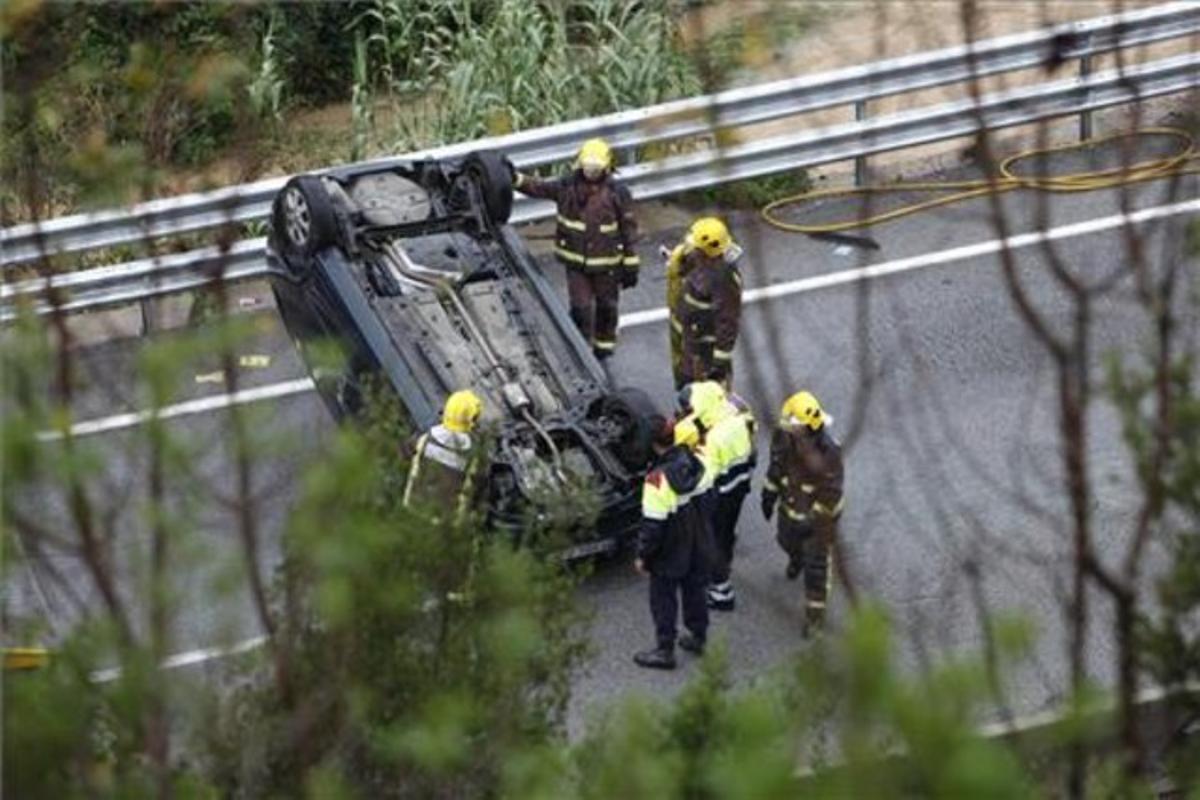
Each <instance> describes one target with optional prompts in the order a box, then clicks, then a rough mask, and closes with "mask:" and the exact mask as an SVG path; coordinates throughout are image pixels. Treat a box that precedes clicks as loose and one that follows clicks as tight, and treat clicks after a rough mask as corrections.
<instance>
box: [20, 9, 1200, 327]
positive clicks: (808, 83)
mask: <svg viewBox="0 0 1200 800" xmlns="http://www.w3.org/2000/svg"><path fill="white" fill-rule="evenodd" d="M1198 32H1200V3H1197V2H1192V1H1189V2H1176V3H1170V4H1167V5H1163V6H1157V7H1154V8H1150V9H1143V10H1140V11H1136V12H1131V13H1128V14H1123V15H1117V16H1110V17H1102V18H1098V19H1093V20H1087V21H1084V22H1079V23H1073V24H1070V25H1064V26H1059V27H1056V28H1052V29H1048V30H1045V31H1038V32H1033V33H1026V34H1020V35H1017V36H1008V37H1002V38H999V39H992V40H988V41H985V42H977V43H975V44H974V45H972V46H970V47H956V48H950V49H946V50H940V51H936V52H933V53H926V54H920V55H916V56H910V57H904V58H898V59H892V60H890V61H885V62H880V63H878V64H875V65H871V66H866V67H854V68H850V69H843V70H837V71H834V72H829V73H824V74H821V75H814V76H809V77H805V78H797V79H791V80H786V81H778V82H774V83H770V84H763V85H760V86H754V87H748V88H746V89H738V90H733V91H727V92H721V93H718V94H715V95H709V96H705V97H698V98H691V99H688V100H682V101H676V102H672V103H664V104H660V105H657V106H653V107H649V108H645V109H638V110H635V111H629V112H621V113H618V114H612V115H608V116H605V117H598V118H594V119H589V120H580V121H576V122H570V123H565V124H562V125H556V126H552V127H549V128H542V129H537V130H531V131H525V132H522V133H517V134H512V135H508V136H503V137H495V138H491V139H486V140H480V141H476V142H467V143H460V144H456V145H451V146H448V147H443V148H437V149H436V150H432V151H425V152H422V153H418V154H410V155H406V156H403V157H398V158H391V159H380V160H377V161H373V162H369V163H373V164H379V165H383V164H388V163H395V162H399V161H404V160H408V159H411V158H414V157H420V156H426V155H429V156H443V157H444V156H453V155H459V154H462V153H465V152H468V151H470V150H473V149H479V148H492V149H500V150H504V151H505V152H507V153H509V154H510V156H512V157H513V158H514V160H516V162H517V163H518V164H520V165H522V166H525V167H529V166H535V165H540V164H547V163H553V162H555V161H559V160H563V159H565V158H569V157H570V156H571V155H572V154H573V153H574V151H575V149H576V148H577V147H578V144H579V142H581V141H582V140H583V139H585V138H587V137H590V136H595V135H605V136H607V137H608V138H609V139H610V140H611V141H612V142H613V143H614V145H615V146H617V147H618V148H629V147H637V146H641V145H644V144H649V143H653V142H660V141H665V140H670V139H676V138H681V137H688V136H696V135H701V134H710V133H713V132H715V131H717V130H721V129H728V128H735V127H739V126H745V125H748V124H754V123H758V122H764V121H768V120H773V119H779V118H782V117H786V116H792V115H796V114H801V113H805V112H808V111H812V110H816V109H820V108H827V107H831V106H837V105H841V104H845V103H860V104H861V103H862V102H865V101H866V100H870V99H876V98H880V97H885V96H889V95H893V94H898V93H902V92H909V91H914V90H917V89H923V88H929V87H932V86H939V85H944V84H950V83H956V82H962V81H964V80H967V79H969V78H971V77H972V76H975V77H978V76H983V75H992V74H997V73H1001V72H1008V71H1012V70H1016V69H1022V68H1029V67H1034V66H1038V65H1045V64H1047V63H1048V62H1049V61H1051V60H1054V61H1056V62H1059V61H1062V60H1064V59H1075V58H1090V57H1091V56H1092V55H1094V54H1098V53H1102V52H1107V51H1111V50H1114V49H1118V48H1121V47H1127V46H1132V45H1144V44H1149V43H1153V42H1159V41H1165V40H1169V39H1174V38H1179V37H1182V36H1186V35H1190V34H1195V33H1198ZM1198 59H1200V56H1197V55H1196V54H1189V55H1185V56H1180V57H1176V58H1169V59H1162V60H1159V61H1155V62H1152V63H1149V64H1144V65H1139V66H1136V67H1128V68H1126V69H1124V70H1122V71H1121V72H1120V73H1118V72H1117V71H1107V72H1103V73H1089V74H1088V75H1087V76H1086V77H1084V78H1081V79H1071V80H1065V81H1058V82H1053V83H1049V84H1042V85H1038V86H1035V87H1032V88H1028V89H1022V90H1017V91H1012V92H1005V93H999V94H994V95H990V96H988V97H986V98H983V99H982V100H981V102H980V104H979V106H975V105H974V104H973V103H971V102H969V101H960V102H954V103H946V104H943V105H938V106H933V107H925V108H920V109H917V110H913V111H909V112H904V113H900V114H893V115H889V116H886V117H877V118H874V119H862V120H859V121H856V122H853V123H847V124H844V125H836V126H830V127H825V128H819V129H810V130H802V131H801V132H800V133H798V134H797V135H788V136H782V137H775V138H772V139H765V140H761V141H755V142H750V143H746V144H740V145H735V146H733V147H729V148H725V149H723V150H721V151H716V150H707V151H700V152H693V153H689V154H686V155H682V156H675V157H670V158H665V159H661V160H657V161H654V162H649V163H642V164H635V165H632V166H629V167H625V168H623V169H622V177H623V179H624V180H625V182H626V183H627V185H629V186H630V188H631V189H632V191H633V194H634V196H635V197H637V198H642V199H644V198H651V197H658V196H663V195H669V194H673V193H676V192H679V191H684V190H687V189H694V188H699V187H703V186H709V185H713V184H716V183H721V182H724V181H729V180H737V179H742V178H750V177H756V176H760V175H766V174H770V173H773V172H778V171H781V170H785V169H795V168H800V167H809V166H815V165H819V164H824V163H830V162H835V161H842V160H846V159H850V158H861V157H863V156H866V155H870V154H872V153H878V152H882V151H886V150H894V149H900V148H904V147H910V146H914V145H921V144H930V143H934V142H938V141H942V140H945V139H950V138H954V137H957V136H962V135H966V134H971V133H974V132H976V131H977V130H979V128H980V125H979V123H980V120H982V121H983V127H985V128H1000V127H1004V126H1008V125H1018V124H1022V123H1028V122H1034V121H1038V120H1042V119H1047V118H1051V117H1056V116H1062V115H1068V114H1077V113H1086V112H1088V111H1091V110H1094V109H1098V108H1103V107H1106V106H1110V105H1114V104H1119V103H1124V102H1129V101H1132V100H1137V99H1141V98H1145V97H1152V96H1156V95H1161V94H1166V93H1172V92H1179V91H1185V90H1188V89H1192V88H1196V87H1197V85H1198V84H1200V61H1198ZM285 180H286V179H285V178H277V179H272V180H268V181H261V182H258V183H254V184H248V185H244V186H238V187H230V188H228V189H223V190H219V191H216V192H211V193H208V194H200V195H188V196H184V197H178V198H172V199H167V200H156V201H152V202H150V203H144V204H142V205H139V206H136V207H134V208H133V209H132V210H130V211H111V212H103V213H98V214H89V215H76V216H72V217H64V218H60V219H56V220H50V221H47V222H45V223H42V224H41V225H40V226H33V225H22V226H16V227H14V228H9V229H6V230H4V231H3V232H2V235H0V246H2V247H3V248H4V251H3V254H4V263H5V266H6V267H7V266H8V265H12V264H20V263H27V262H29V261H33V260H36V259H38V258H39V257H40V255H39V254H41V253H43V252H45V253H72V252H81V251H86V250H91V249H96V248H101V247H109V246H113V245H117V244H131V243H135V242H136V243H140V242H143V241H145V240H146V239H147V238H159V237H165V236H171V235H178V234H181V233H189V232H195V231H197V230H203V229H208V228H213V227H222V226H228V225H230V224H234V223H240V222H245V221H250V220H256V219H262V218H264V217H265V216H266V214H267V213H268V210H269V205H270V200H271V198H272V197H273V196H274V194H275V193H276V192H277V191H278V189H279V188H281V187H282V185H283V183H284V182H285ZM550 213H552V208H551V207H550V206H549V204H546V203H544V202H539V201H531V200H528V199H524V198H523V199H522V200H521V201H520V202H518V204H517V205H516V207H515V210H514V221H528V220H533V219H538V218H541V217H544V216H547V215H549V214H550ZM263 249H264V240H263V239H261V238H259V239H251V240H246V241H241V242H237V243H235V244H234V245H233V246H232V248H230V249H229V250H228V251H222V250H221V249H220V248H217V247H208V248H201V249H198V250H194V251H191V252H188V253H180V254H175V255H170V256H162V257H157V258H153V259H144V260H140V261H134V262H130V263H127V264H121V265H116V266H112V267H102V268H98V269H92V270H88V271H84V272H78V273H68V274H63V275H57V276H54V277H53V278H51V279H50V280H45V279H42V278H38V279H35V280H29V281H22V282H19V283H11V284H8V285H6V286H3V287H0V302H3V307H2V308H0V320H3V319H8V318H11V317H12V316H13V313H14V309H13V304H14V303H15V302H16V301H17V300H18V299H19V298H35V297H37V296H39V295H43V294H45V293H46V291H47V289H53V290H56V291H57V292H58V296H57V297H56V298H55V301H54V304H55V305H56V307H58V308H59V309H61V310H64V311H81V310H86V309H92V308H99V307H102V306H106V305H113V304H119V303H125V302H131V301H136V300H141V299H146V298H149V297H153V296H159V295H164V294H170V293H173V292H178V291H186V290H189V289H193V288H197V287H200V286H203V285H204V284H205V283H208V282H211V281H212V280H214V279H216V278H217V277H218V276H220V277H221V278H222V279H224V280H241V279H249V278H255V277H261V276H263V275H265V274H266V264H265V263H264V262H263V258H262V255H263ZM39 305H40V306H41V307H42V310H44V309H45V308H47V307H48V306H49V304H48V303H47V302H45V301H43V302H42V303H40V304H39Z"/></svg>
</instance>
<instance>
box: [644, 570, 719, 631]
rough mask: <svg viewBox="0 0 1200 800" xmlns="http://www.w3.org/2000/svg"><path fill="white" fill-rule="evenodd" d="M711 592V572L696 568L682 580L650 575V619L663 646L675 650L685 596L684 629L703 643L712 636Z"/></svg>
mask: <svg viewBox="0 0 1200 800" xmlns="http://www.w3.org/2000/svg"><path fill="white" fill-rule="evenodd" d="M707 589H708V570H703V569H696V568H693V569H692V570H691V571H690V572H688V574H687V575H685V576H683V577H682V578H668V577H666V576H664V575H651V576H650V616H651V617H653V618H654V635H655V638H656V639H657V641H658V646H659V647H662V648H667V649H671V648H674V647H675V635H676V633H677V629H676V625H675V621H676V617H677V616H678V614H679V600H680V598H681V597H682V599H683V625H684V627H685V628H687V629H688V630H689V631H691V632H692V635H693V636H695V637H696V638H698V639H701V640H703V639H704V638H705V637H706V636H707V635H708V602H707V598H706V592H707Z"/></svg>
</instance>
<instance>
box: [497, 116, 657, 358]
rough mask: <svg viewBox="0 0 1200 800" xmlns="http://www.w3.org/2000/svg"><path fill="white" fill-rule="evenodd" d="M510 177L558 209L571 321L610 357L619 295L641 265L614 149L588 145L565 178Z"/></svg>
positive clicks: (599, 353)
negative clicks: (618, 179)
mask: <svg viewBox="0 0 1200 800" xmlns="http://www.w3.org/2000/svg"><path fill="white" fill-rule="evenodd" d="M513 175H514V178H513V186H514V187H515V188H516V189H517V190H518V191H520V192H523V193H525V194H527V195H529V196H530V197H540V198H542V199H545V200H553V201H554V202H555V203H556V204H557V205H558V225H557V229H556V231H555V248H554V253H555V255H556V256H557V257H558V260H559V261H560V262H562V264H563V266H564V267H566V271H567V295H568V297H569V300H570V305H571V319H573V320H574V321H575V325H576V327H578V328H579V332H580V333H582V334H583V337H584V339H586V340H587V341H588V343H589V344H590V345H591V346H592V350H593V352H595V354H596V357H597V358H599V359H601V360H604V359H606V358H608V357H609V356H611V355H612V354H613V352H614V351H615V350H616V346H617V315H618V312H617V305H618V302H617V301H618V297H619V294H620V290H621V289H631V288H633V287H634V286H636V285H637V282H638V267H639V266H640V263H641V262H640V261H639V259H638V254H637V252H636V251H635V250H634V243H635V242H636V241H637V220H636V219H635V218H634V216H633V198H632V197H631V196H630V194H629V190H628V189H626V188H625V187H624V186H621V185H620V184H618V183H617V182H616V180H615V179H614V178H613V152H612V148H610V147H609V146H608V143H607V142H605V141H604V140H603V139H589V140H587V141H586V142H584V143H583V146H582V147H581V148H579V155H578V157H577V158H576V159H575V169H574V171H573V172H572V173H571V174H570V175H569V176H566V177H563V178H558V179H554V180H541V179H539V178H534V177H531V176H529V175H524V174H522V173H519V172H516V171H515V170H514V172H513Z"/></svg>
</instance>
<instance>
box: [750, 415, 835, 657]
mask: <svg viewBox="0 0 1200 800" xmlns="http://www.w3.org/2000/svg"><path fill="white" fill-rule="evenodd" d="M827 422H828V418H827V417H826V415H825V412H824V411H823V410H822V409H821V404H820V403H819V402H817V398H816V397H814V396H813V395H812V394H811V393H809V392H797V393H796V394H794V395H792V396H791V397H789V398H788V399H787V401H786V402H785V403H784V404H783V409H782V411H781V412H780V419H779V429H778V430H776V431H775V434H774V435H773V436H772V437H771V463H770V466H768V468H767V480H766V483H765V484H764V486H763V491H762V512H763V516H764V517H765V518H766V519H768V520H769V519H770V518H771V513H772V512H773V511H774V510H775V504H776V502H777V501H780V508H779V527H778V536H777V540H778V542H779V546H780V547H782V548H783V549H784V551H785V552H786V553H787V554H788V565H787V577H788V579H789V580H795V579H796V578H797V577H799V576H800V575H801V574H803V576H804V597H805V621H804V628H803V631H804V635H805V636H806V637H807V636H808V635H809V634H810V632H811V631H813V630H814V629H820V628H821V627H822V626H823V625H824V623H825V605H826V603H828V602H829V584H830V582H831V578H832V575H831V570H830V555H831V551H832V548H833V547H834V545H835V543H836V540H837V527H838V518H839V517H840V516H841V513H842V506H843V505H844V503H845V500H844V498H843V496H842V472H843V471H842V450H841V447H840V446H839V445H838V443H837V441H835V440H834V438H833V437H832V436H830V435H829V432H828V431H827V430H826V423H827Z"/></svg>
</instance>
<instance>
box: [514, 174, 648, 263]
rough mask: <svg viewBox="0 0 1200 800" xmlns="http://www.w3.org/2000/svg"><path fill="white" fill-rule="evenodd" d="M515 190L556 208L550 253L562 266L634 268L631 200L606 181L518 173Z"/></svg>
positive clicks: (635, 231) (634, 231)
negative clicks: (542, 177) (542, 200)
mask: <svg viewBox="0 0 1200 800" xmlns="http://www.w3.org/2000/svg"><path fill="white" fill-rule="evenodd" d="M516 188H517V190H518V191H520V192H523V193H525V194H527V195H529V196H530V197H539V198H542V199H544V200H553V201H554V202H555V204H556V205H557V206H558V217H557V228H556V231H555V237H554V245H555V246H554V254H555V255H556V256H558V259H559V261H561V262H562V263H563V264H565V265H566V266H568V267H573V268H576V269H586V270H607V269H617V268H624V269H635V270H636V269H637V268H638V267H639V266H640V263H641V262H640V260H639V258H638V254H637V251H636V250H635V249H634V244H635V243H636V242H637V234H638V228H637V219H636V218H635V217H634V216H633V197H632V196H631V195H630V194H629V190H628V189H626V188H625V187H624V186H621V185H620V184H618V183H617V182H616V181H614V180H613V179H612V178H605V179H604V180H603V181H597V182H592V181H588V180H586V179H584V178H583V174H582V173H581V172H579V171H576V172H574V173H572V174H571V175H570V176H568V177H565V178H555V179H551V180H542V179H540V178H534V177H531V176H529V175H518V176H517V183H516Z"/></svg>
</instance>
